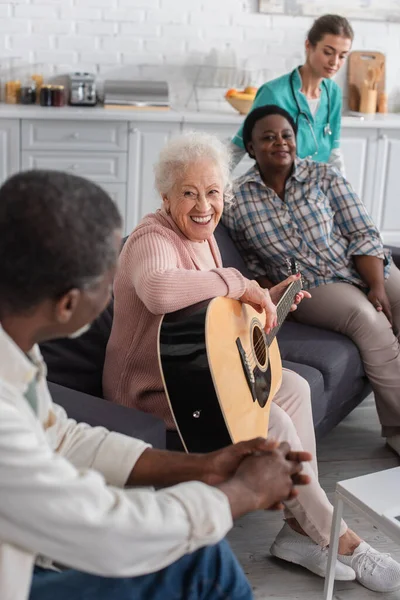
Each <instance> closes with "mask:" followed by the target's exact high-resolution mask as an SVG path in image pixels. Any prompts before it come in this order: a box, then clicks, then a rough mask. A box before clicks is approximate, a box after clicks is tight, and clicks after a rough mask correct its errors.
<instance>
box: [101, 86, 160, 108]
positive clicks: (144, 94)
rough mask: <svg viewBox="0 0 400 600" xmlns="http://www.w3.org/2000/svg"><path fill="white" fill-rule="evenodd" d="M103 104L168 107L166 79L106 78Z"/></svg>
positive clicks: (129, 106) (121, 106) (132, 106)
mask: <svg viewBox="0 0 400 600" xmlns="http://www.w3.org/2000/svg"><path fill="white" fill-rule="evenodd" d="M104 106H106V107H107V106H108V107H110V106H113V107H120V108H123V107H126V108H143V109H146V108H147V109H168V108H169V107H170V100H169V87H168V83H167V82H166V81H143V80H138V81H134V80H123V79H114V80H113V79H106V80H105V81H104Z"/></svg>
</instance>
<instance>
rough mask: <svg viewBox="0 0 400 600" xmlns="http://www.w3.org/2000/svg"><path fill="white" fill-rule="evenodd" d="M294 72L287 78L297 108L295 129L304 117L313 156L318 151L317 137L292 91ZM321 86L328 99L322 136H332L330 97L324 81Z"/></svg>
mask: <svg viewBox="0 0 400 600" xmlns="http://www.w3.org/2000/svg"><path fill="white" fill-rule="evenodd" d="M296 71H297V69H294V71H292V72H291V73H290V78H289V82H290V89H291V91H292V96H293V100H294V101H295V103H296V106H297V110H298V113H297V117H296V127H298V124H299V119H300V117H301V116H302V117H304V118H305V120H306V121H307V124H308V126H309V128H310V131H311V135H312V137H313V140H314V144H315V148H316V150H315V154H318V149H319V147H318V140H317V137H316V135H315V131H314V127H313V124H312V123H311V121H310V118H309V116H308V114H307V113H306V112H304V110H301V106H300V104H299V101H298V100H297V96H296V92H295V90H294V83H293V80H294V76H295V73H296ZM322 85H323V86H324V88H325V92H326V97H327V99H328V119H327V122H326V125H325V127H324V135H332V129H331V124H330V121H331V97H330V95H329V90H328V86H327V85H326V81H325V80H324V79H323V80H322Z"/></svg>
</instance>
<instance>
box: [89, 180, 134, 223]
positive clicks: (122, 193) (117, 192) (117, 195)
mask: <svg viewBox="0 0 400 600" xmlns="http://www.w3.org/2000/svg"><path fill="white" fill-rule="evenodd" d="M95 183H97V184H98V185H99V186H100V187H102V188H103V190H105V191H106V192H107V193H108V194H109V196H110V197H111V198H112V199H113V200H114V202H115V204H116V205H117V206H118V209H119V212H120V213H121V216H122V218H123V220H124V225H123V231H124V234H127V233H129V232H128V231H126V225H125V222H126V185H124V184H123V183H103V182H101V181H95Z"/></svg>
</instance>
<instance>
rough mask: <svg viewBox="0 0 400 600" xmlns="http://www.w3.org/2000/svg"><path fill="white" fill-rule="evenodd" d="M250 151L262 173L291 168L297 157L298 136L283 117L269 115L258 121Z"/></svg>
mask: <svg viewBox="0 0 400 600" xmlns="http://www.w3.org/2000/svg"><path fill="white" fill-rule="evenodd" d="M248 151H249V153H250V154H251V155H252V156H253V157H254V158H255V160H256V162H257V164H258V166H259V168H260V170H261V172H266V171H270V170H272V169H275V170H276V169H279V170H281V169H285V168H289V167H291V166H292V164H293V161H294V159H295V157H296V136H295V134H294V131H293V129H292V126H291V125H290V123H289V121H287V120H286V119H285V117H282V116H281V115H268V116H266V117H263V118H262V119H260V120H259V121H257V122H256V124H255V125H254V127H253V131H252V134H251V142H249V143H248Z"/></svg>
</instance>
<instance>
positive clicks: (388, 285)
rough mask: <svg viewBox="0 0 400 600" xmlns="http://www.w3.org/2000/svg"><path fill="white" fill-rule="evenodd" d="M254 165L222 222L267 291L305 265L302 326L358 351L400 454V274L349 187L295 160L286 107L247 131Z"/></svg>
mask: <svg viewBox="0 0 400 600" xmlns="http://www.w3.org/2000/svg"><path fill="white" fill-rule="evenodd" d="M243 140H244V144H245V147H246V150H247V152H248V154H249V156H250V157H251V158H254V160H255V165H254V167H252V168H251V169H250V170H249V171H247V173H246V174H245V175H243V176H242V177H240V178H239V179H237V180H236V182H235V200H234V202H233V204H232V205H230V206H227V207H226V208H225V212H224V216H223V222H224V224H225V226H226V227H227V228H228V230H229V232H230V234H231V237H232V238H233V240H234V241H235V243H236V244H237V246H238V247H239V248H240V250H241V252H242V254H243V256H244V257H245V260H246V262H247V266H248V267H249V269H250V270H251V271H252V273H253V274H254V276H255V277H257V278H258V281H259V283H260V284H261V285H263V286H264V287H270V286H271V285H275V284H276V283H277V282H279V281H281V279H282V278H284V277H285V273H286V262H285V259H286V258H287V257H288V256H293V257H295V258H296V260H297V262H298V263H299V265H300V268H301V272H302V275H303V278H304V282H305V288H308V289H310V290H311V294H312V298H311V299H310V300H308V301H307V302H304V303H302V304H301V305H300V306H299V307H298V310H297V311H296V315H295V318H296V320H298V321H300V322H302V323H307V324H309V325H315V326H317V327H324V328H326V329H331V330H333V331H339V332H340V333H343V334H345V335H347V336H348V337H350V339H351V340H353V342H354V343H355V344H356V345H357V347H358V349H359V350H360V354H361V357H362V360H363V363H364V368H365V372H366V374H367V376H368V378H369V380H370V382H371V385H372V388H373V391H374V394H375V401H376V406H377V410H378V415H379V419H380V422H381V425H382V435H383V436H384V437H386V441H387V443H388V444H389V445H390V446H391V447H392V448H393V449H394V450H395V451H396V452H397V453H398V454H400V346H399V330H400V271H399V270H398V269H397V267H396V266H395V265H394V264H393V262H392V260H391V257H390V254H389V253H388V252H386V253H385V249H384V247H383V244H382V239H381V237H380V234H379V231H378V230H377V228H376V227H375V225H374V223H373V221H372V220H371V218H370V216H369V215H368V213H367V211H366V209H365V206H364V204H363V203H362V201H361V200H360V199H359V198H358V197H357V195H356V193H355V192H354V190H353V189H352V187H351V185H350V184H349V183H348V181H347V180H346V179H345V178H344V177H342V176H341V175H340V174H339V172H338V171H337V170H336V169H335V168H333V167H331V166H329V165H328V164H324V163H316V162H313V161H311V160H301V159H299V158H296V125H295V123H294V121H293V119H292V117H291V116H290V115H289V113H287V112H286V111H285V110H283V109H281V108H280V107H278V106H274V105H269V106H268V105H267V106H263V107H260V108H257V109H255V110H254V111H252V112H251V113H250V114H249V115H248V116H247V118H246V120H245V123H244V127H243Z"/></svg>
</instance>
